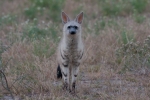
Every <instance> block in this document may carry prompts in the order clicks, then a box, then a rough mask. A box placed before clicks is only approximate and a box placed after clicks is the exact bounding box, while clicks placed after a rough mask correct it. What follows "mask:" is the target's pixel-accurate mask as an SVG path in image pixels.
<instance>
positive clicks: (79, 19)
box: [75, 12, 83, 24]
mask: <svg viewBox="0 0 150 100" xmlns="http://www.w3.org/2000/svg"><path fill="white" fill-rule="evenodd" d="M75 21H76V22H78V23H79V24H81V23H82V21H83V12H81V13H80V14H79V15H78V16H77V17H76V19H75Z"/></svg>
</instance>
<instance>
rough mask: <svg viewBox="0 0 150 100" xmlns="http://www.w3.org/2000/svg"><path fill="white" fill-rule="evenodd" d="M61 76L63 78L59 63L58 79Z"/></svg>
mask: <svg viewBox="0 0 150 100" xmlns="http://www.w3.org/2000/svg"><path fill="white" fill-rule="evenodd" d="M59 78H62V73H61V68H60V66H59V65H58V67H57V79H59Z"/></svg>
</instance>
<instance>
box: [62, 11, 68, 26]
mask: <svg viewBox="0 0 150 100" xmlns="http://www.w3.org/2000/svg"><path fill="white" fill-rule="evenodd" d="M61 19H62V23H63V24H66V23H67V22H68V21H70V19H69V17H68V16H67V14H66V13H65V12H63V11H62V12H61Z"/></svg>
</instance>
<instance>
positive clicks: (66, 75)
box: [62, 63, 69, 90]
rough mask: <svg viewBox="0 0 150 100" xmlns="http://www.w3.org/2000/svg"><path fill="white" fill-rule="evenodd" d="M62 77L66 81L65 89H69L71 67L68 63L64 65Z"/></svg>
mask: <svg viewBox="0 0 150 100" xmlns="http://www.w3.org/2000/svg"><path fill="white" fill-rule="evenodd" d="M62 76H63V79H64V84H63V85H64V86H63V88H64V89H66V90H67V89H69V87H68V85H69V67H68V64H67V63H62Z"/></svg>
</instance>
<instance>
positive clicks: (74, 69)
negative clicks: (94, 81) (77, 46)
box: [71, 66, 79, 93]
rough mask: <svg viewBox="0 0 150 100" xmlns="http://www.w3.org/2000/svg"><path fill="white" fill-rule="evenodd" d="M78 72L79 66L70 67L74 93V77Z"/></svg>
mask: <svg viewBox="0 0 150 100" xmlns="http://www.w3.org/2000/svg"><path fill="white" fill-rule="evenodd" d="M78 72H79V66H73V67H72V75H71V76H72V81H71V83H72V93H75V87H76V79H77V76H78Z"/></svg>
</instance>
